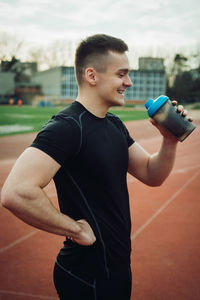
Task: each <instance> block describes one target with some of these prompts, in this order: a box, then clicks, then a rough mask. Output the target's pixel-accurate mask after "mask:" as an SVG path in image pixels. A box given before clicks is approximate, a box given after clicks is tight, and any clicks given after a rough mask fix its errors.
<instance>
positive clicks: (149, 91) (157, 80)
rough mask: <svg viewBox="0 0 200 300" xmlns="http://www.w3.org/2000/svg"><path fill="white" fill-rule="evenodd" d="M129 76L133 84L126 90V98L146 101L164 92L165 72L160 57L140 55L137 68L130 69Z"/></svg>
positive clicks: (162, 60)
mask: <svg viewBox="0 0 200 300" xmlns="http://www.w3.org/2000/svg"><path fill="white" fill-rule="evenodd" d="M129 76H130V79H131V80H132V82H133V85H132V87H130V88H128V89H127V91H126V99H127V100H139V101H146V100H148V99H149V98H157V97H158V96H160V95H164V94H165V92H166V73H165V67H164V59H162V58H154V57H140V58H139V69H138V70H131V72H130V75H129Z"/></svg>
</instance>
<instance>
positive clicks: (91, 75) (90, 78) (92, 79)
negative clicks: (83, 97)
mask: <svg viewBox="0 0 200 300" xmlns="http://www.w3.org/2000/svg"><path fill="white" fill-rule="evenodd" d="M85 80H86V81H87V82H88V83H89V84H90V85H93V86H95V85H96V83H97V81H96V80H97V78H96V71H95V70H94V69H93V68H87V69H86V70H85Z"/></svg>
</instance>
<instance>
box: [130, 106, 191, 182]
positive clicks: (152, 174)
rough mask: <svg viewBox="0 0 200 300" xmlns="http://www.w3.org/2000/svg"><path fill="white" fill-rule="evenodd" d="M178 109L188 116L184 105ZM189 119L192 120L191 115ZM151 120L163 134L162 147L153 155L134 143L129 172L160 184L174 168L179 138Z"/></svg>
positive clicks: (140, 178) (139, 177) (141, 178)
mask: <svg viewBox="0 0 200 300" xmlns="http://www.w3.org/2000/svg"><path fill="white" fill-rule="evenodd" d="M172 104H173V105H176V104H177V101H172ZM177 109H178V112H179V113H182V115H183V117H186V115H187V111H186V110H184V109H183V106H182V105H179V106H178V107H177ZM188 119H189V121H191V122H192V118H191V117H189V118H188ZM150 121H151V123H152V124H153V125H154V126H155V127H156V128H157V129H158V130H159V131H160V133H161V135H162V136H163V140H162V143H161V146H160V149H159V151H158V152H156V153H154V154H152V155H151V154H149V153H147V152H146V151H145V150H144V149H143V148H142V147H141V146H140V145H139V144H137V143H134V144H133V145H132V146H131V147H130V148H129V165H128V172H129V173H130V174H131V175H133V176H134V177H136V178H137V179H139V180H140V181H142V182H143V183H145V184H147V185H149V186H159V185H161V184H162V183H163V181H164V180H165V179H166V178H167V177H168V175H169V174H170V172H171V170H172V168H173V165H174V160H175V156H176V148H177V143H178V140H177V139H176V137H174V136H173V135H172V134H171V133H170V132H169V131H167V130H166V129H165V128H163V127H162V126H160V125H159V124H158V123H156V122H155V121H154V120H153V119H150Z"/></svg>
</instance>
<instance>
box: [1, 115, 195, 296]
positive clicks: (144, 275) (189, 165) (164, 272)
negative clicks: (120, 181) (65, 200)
mask: <svg viewBox="0 0 200 300" xmlns="http://www.w3.org/2000/svg"><path fill="white" fill-rule="evenodd" d="M195 123H196V124H197V125H198V126H199V125H200V121H198V120H196V122H195ZM127 126H128V128H129V130H130V132H131V134H132V135H133V137H134V138H135V139H136V140H137V141H138V142H139V143H140V144H141V145H142V146H143V147H144V148H145V149H146V150H148V151H149V152H151V153H152V152H154V151H156V149H158V145H159V143H160V140H161V138H160V136H159V133H158V132H157V130H156V129H155V128H154V127H153V126H152V125H151V124H150V123H149V122H148V121H137V122H129V123H127ZM34 136H35V134H24V135H17V136H12V137H2V138H0V186H2V184H3V182H4V180H5V178H6V177H7V175H8V173H9V171H10V169H11V167H12V165H13V163H14V162H15V160H16V158H17V157H18V156H19V155H20V153H21V152H22V151H23V150H24V149H25V148H26V147H27V146H28V145H29V144H30V143H31V141H32V140H33V138H34ZM128 187H129V192H130V206H131V215H132V220H133V221H132V236H131V238H132V248H133V251H132V271H133V294H132V298H131V300H193V299H194V300H197V299H200V134H199V127H197V129H196V130H195V131H194V132H193V133H192V135H191V136H190V137H188V139H187V140H185V141H184V142H183V143H179V146H178V153H177V159H176V163H175V166H174V168H173V171H172V173H171V175H170V176H169V177H168V179H167V180H166V181H165V183H164V184H163V185H162V186H161V187H154V188H150V187H147V186H145V185H144V184H141V183H140V182H139V181H137V180H135V179H134V178H131V177H129V176H128ZM46 190H47V193H48V195H50V197H51V198H52V200H53V203H54V204H55V205H56V206H57V202H56V193H55V188H54V185H53V183H50V184H49V185H48V186H47V187H46ZM0 224H1V230H0V300H40V299H41V300H42V299H47V300H48V299H49V300H50V299H52V300H53V299H58V298H57V296H56V292H55V290H54V286H53V282H52V270H53V265H54V259H55V256H56V254H57V252H58V250H59V248H60V247H61V245H62V241H63V237H60V236H56V235H53V234H49V233H46V232H42V231H39V230H37V229H35V228H33V227H31V226H29V225H26V224H24V223H23V222H22V221H20V220H18V219H17V218H16V217H14V216H13V215H12V214H11V213H10V212H9V211H7V210H6V209H4V208H2V207H0ZM102 300H103V299H102ZM111 300H114V299H111Z"/></svg>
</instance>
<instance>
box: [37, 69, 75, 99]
mask: <svg viewBox="0 0 200 300" xmlns="http://www.w3.org/2000/svg"><path fill="white" fill-rule="evenodd" d="M31 83H32V84H33V85H38V86H41V89H42V93H43V95H44V96H45V98H46V100H49V101H53V102H63V101H64V100H73V99H75V98H76V97H77V94H78V88H77V84H76V78H75V73H74V68H73V67H55V68H52V69H49V70H45V71H42V72H37V73H35V75H34V76H33V77H32V79H31Z"/></svg>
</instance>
